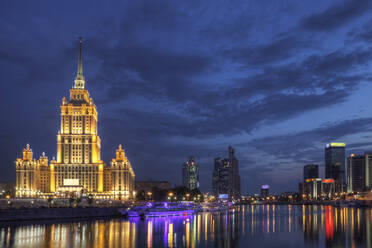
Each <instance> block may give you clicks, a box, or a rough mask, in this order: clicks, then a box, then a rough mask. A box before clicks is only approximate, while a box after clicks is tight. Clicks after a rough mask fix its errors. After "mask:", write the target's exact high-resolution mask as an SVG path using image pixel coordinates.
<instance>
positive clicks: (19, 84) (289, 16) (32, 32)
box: [0, 0, 372, 193]
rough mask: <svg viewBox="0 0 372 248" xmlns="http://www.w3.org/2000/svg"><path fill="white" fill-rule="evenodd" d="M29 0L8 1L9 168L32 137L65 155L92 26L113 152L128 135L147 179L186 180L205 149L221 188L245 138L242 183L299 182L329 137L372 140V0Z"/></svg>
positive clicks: (206, 174)
mask: <svg viewBox="0 0 372 248" xmlns="http://www.w3.org/2000/svg"><path fill="white" fill-rule="evenodd" d="M19 2H20V1H1V3H0V76H1V77H0V82H1V83H0V110H1V122H0V151H1V156H0V169H1V173H0V181H15V164H14V161H15V159H16V158H17V157H20V156H21V152H22V149H23V147H25V145H26V144H27V143H30V145H31V147H32V149H33V150H34V155H35V156H36V157H37V158H38V157H39V156H40V154H41V153H42V152H43V151H45V152H46V154H47V156H48V157H49V158H50V159H51V158H52V157H53V156H56V135H57V132H58V130H59V128H60V116H59V114H60V110H59V105H60V104H61V99H62V97H64V96H66V97H67V96H68V95H69V89H70V88H71V87H72V86H73V84H74V78H75V76H76V69H77V55H78V37H79V36H82V37H83V39H84V44H83V71H84V76H85V79H86V88H87V89H88V90H89V92H90V94H91V96H92V97H93V100H94V101H95V103H96V105H97V109H98V113H99V114H98V125H99V126H98V134H99V135H100V137H101V139H102V157H103V160H104V161H105V162H106V163H109V162H110V161H111V158H112V157H113V156H114V154H115V149H116V148H117V146H118V144H122V145H123V147H124V149H125V151H126V155H127V156H128V158H129V160H130V161H131V163H132V166H133V168H134V171H135V173H136V180H149V179H153V180H169V181H171V182H172V183H174V184H180V183H181V165H182V163H183V162H184V161H185V160H186V159H187V157H188V156H189V155H194V156H195V157H196V158H197V160H198V161H199V164H200V184H201V189H202V190H211V188H212V187H211V181H212V179H211V176H212V169H213V160H214V158H215V157H218V156H220V157H227V147H228V146H229V145H232V146H233V147H235V149H236V156H237V158H238V159H239V162H240V173H241V178H242V192H243V193H258V191H259V188H260V185H261V184H269V185H270V186H271V190H272V192H275V193H279V192H283V191H297V188H298V182H300V181H301V179H302V170H303V165H305V164H307V163H319V164H320V175H321V176H324V146H325V144H326V143H327V142H330V141H336V142H346V143H347V154H349V153H350V152H355V153H362V152H363V151H365V150H372V109H371V106H372V97H371V95H372V85H371V83H370V82H371V80H372V78H371V72H372V65H371V61H372V43H371V42H372V10H371V7H372V6H371V4H370V2H371V1H367V0H355V1H295V0H293V1H277V0H272V1H247V0H243V1H231V2H229V1H217V0H213V1H190V0H188V1H160V0H156V1H153V0H149V1H138V0H136V1H127V3H123V2H122V1H118V2H113V1H110V3H108V2H106V1H86V2H81V1H71V2H70V3H68V1H58V2H56V1H42V2H39V1H23V3H19ZM52 2H53V3H52ZM62 2H63V3H62ZM57 3H58V4H57ZM371 3H372V2H371Z"/></svg>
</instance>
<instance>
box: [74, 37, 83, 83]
mask: <svg viewBox="0 0 372 248" xmlns="http://www.w3.org/2000/svg"><path fill="white" fill-rule="evenodd" d="M82 46H83V38H82V37H79V58H78V70H77V75H76V78H75V86H74V88H75V89H84V84H85V79H84V76H83V62H82V56H81V51H82Z"/></svg>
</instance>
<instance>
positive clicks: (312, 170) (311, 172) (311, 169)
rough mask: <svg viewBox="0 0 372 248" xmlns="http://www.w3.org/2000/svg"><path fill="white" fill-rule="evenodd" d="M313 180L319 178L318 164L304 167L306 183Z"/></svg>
mask: <svg viewBox="0 0 372 248" xmlns="http://www.w3.org/2000/svg"><path fill="white" fill-rule="evenodd" d="M311 178H319V166H318V165H317V164H308V165H305V166H304V181H306V179H311Z"/></svg>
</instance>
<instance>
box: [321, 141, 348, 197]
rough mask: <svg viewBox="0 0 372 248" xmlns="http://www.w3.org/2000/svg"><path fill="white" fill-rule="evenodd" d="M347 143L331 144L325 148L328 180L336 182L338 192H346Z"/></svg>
mask: <svg viewBox="0 0 372 248" xmlns="http://www.w3.org/2000/svg"><path fill="white" fill-rule="evenodd" d="M345 146H346V145H345V143H329V144H327V145H326V148H325V170H326V171H325V174H326V178H333V179H334V180H335V187H336V192H342V191H345Z"/></svg>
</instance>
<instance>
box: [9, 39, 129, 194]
mask: <svg viewBox="0 0 372 248" xmlns="http://www.w3.org/2000/svg"><path fill="white" fill-rule="evenodd" d="M81 45H82V42H81V40H80V49H79V60H78V72H77V76H76V78H75V85H74V87H73V88H72V89H70V99H69V100H67V99H66V98H65V97H64V98H63V99H62V104H61V129H60V131H59V132H58V135H57V159H56V160H55V159H54V158H53V159H52V160H51V161H50V163H49V164H48V158H47V157H46V156H45V154H43V156H42V157H40V159H39V160H33V154H32V150H31V149H30V147H29V145H27V147H26V148H25V149H24V151H23V158H18V159H17V161H16V171H17V185H16V194H17V196H18V197H30V196H36V195H43V194H44V195H48V194H49V195H56V196H66V195H67V194H68V193H71V192H79V193H87V194H94V195H97V196H102V197H110V198H112V197H114V198H128V197H129V196H130V195H131V193H132V191H133V189H134V172H133V169H132V166H131V164H130V162H129V161H128V159H127V158H126V156H125V153H124V150H123V149H122V147H121V145H120V146H119V149H118V150H117V151H116V158H114V159H113V160H112V162H111V166H107V165H106V164H105V163H104V162H103V161H102V160H101V139H100V137H99V136H98V134H97V121H98V119H97V115H98V113H97V108H96V105H95V104H94V103H93V99H92V98H91V97H90V96H89V92H88V91H87V90H86V89H85V79H84V76H83V69H82V56H81Z"/></svg>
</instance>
